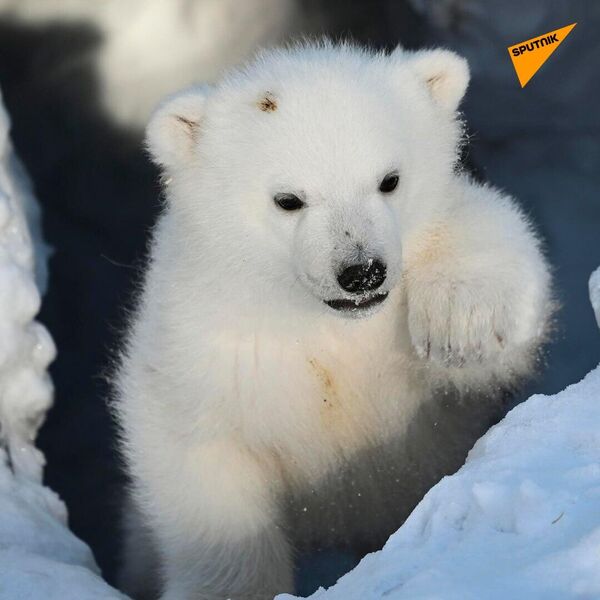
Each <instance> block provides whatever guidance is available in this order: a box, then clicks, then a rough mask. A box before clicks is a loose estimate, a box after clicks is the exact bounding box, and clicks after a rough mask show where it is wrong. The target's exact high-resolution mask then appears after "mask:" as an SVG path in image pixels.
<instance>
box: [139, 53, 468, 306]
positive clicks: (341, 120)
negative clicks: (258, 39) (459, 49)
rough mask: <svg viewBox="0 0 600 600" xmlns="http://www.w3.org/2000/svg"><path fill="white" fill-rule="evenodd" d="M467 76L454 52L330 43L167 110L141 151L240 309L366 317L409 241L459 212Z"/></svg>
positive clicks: (273, 58)
mask: <svg viewBox="0 0 600 600" xmlns="http://www.w3.org/2000/svg"><path fill="white" fill-rule="evenodd" d="M468 79H469V72H468V67H467V64H466V61H465V60H464V59H462V58H460V57H459V56H457V55H455V54H453V53H452V52H449V51H445V50H431V51H421V52H414V53H413V52H407V51H404V50H402V49H397V50H395V51H394V52H392V53H391V54H385V53H372V52H368V51H366V50H363V49H359V48H356V47H353V46H350V45H333V44H329V43H323V44H320V45H308V46H307V45H302V46H298V47H294V48H291V49H286V50H276V51H269V52H265V53H263V54H261V55H259V56H258V57H257V58H256V59H255V60H254V62H252V63H250V64H249V65H247V66H246V67H244V68H242V69H239V70H235V71H232V72H230V73H228V74H227V75H226V76H225V77H224V78H223V79H222V80H221V81H220V82H219V83H218V84H217V85H216V86H214V87H209V86H199V87H195V88H193V89H190V90H187V91H185V92H182V93H180V94H178V95H175V96H173V97H171V98H169V99H167V100H166V101H165V102H164V103H163V104H162V105H161V106H160V107H159V108H158V109H157V110H156V111H155V113H154V115H153V117H152V119H151V121H150V123H149V125H148V129H147V138H146V140H147V147H148V149H149V151H150V153H151V155H152V158H153V160H154V161H155V162H156V163H157V164H158V165H159V166H160V167H161V168H162V169H163V171H164V175H165V179H166V181H168V182H169V185H168V188H167V199H168V202H167V209H166V211H167V215H168V218H170V221H171V225H170V226H171V227H173V228H174V235H175V236H176V237H177V238H179V239H182V240H184V241H186V244H187V245H181V252H183V253H191V252H194V253H197V254H198V255H199V256H200V255H201V260H200V259H199V260H198V268H199V269H202V268H206V269H207V270H208V271H210V272H211V273H219V272H220V273H221V274H222V275H223V276H224V277H225V280H226V281H227V282H228V283H227V285H226V284H225V283H223V284H222V285H221V287H220V292H219V293H221V294H228V293H229V294H231V295H237V297H243V298H244V301H245V302H252V301H253V300H252V299H253V298H254V299H258V298H261V299H264V295H265V294H269V295H270V296H271V297H273V296H276V298H277V302H278V303H282V302H283V303H289V302H290V301H292V302H293V303H294V304H297V302H298V301H300V302H302V303H303V305H304V306H305V307H312V308H313V309H315V310H317V311H318V312H320V313H324V314H329V315H333V314H337V315H348V316H365V315H369V314H371V313H372V312H374V310H375V308H376V307H378V306H381V305H382V304H384V303H385V299H386V297H387V295H388V293H389V292H390V291H391V290H392V289H393V288H394V287H395V286H397V285H398V283H399V281H400V274H401V271H402V246H403V243H404V241H405V240H406V239H407V238H408V237H409V236H410V235H412V234H413V233H415V232H416V231H418V229H419V228H420V227H421V226H423V225H424V224H426V223H428V222H430V221H431V220H432V219H434V218H436V215H439V214H440V211H443V210H444V209H445V208H446V207H447V206H448V199H447V198H446V196H447V194H446V193H445V189H446V186H447V184H448V181H449V179H450V178H451V177H452V174H453V169H454V168H455V163H456V160H457V155H458V147H459V143H460V138H461V130H462V128H461V123H460V121H459V119H458V118H457V108H458V105H459V103H460V101H461V99H462V97H463V95H464V92H465V90H466V87H467V84H468ZM224 274H225V275H224ZM228 286H229V287H228Z"/></svg>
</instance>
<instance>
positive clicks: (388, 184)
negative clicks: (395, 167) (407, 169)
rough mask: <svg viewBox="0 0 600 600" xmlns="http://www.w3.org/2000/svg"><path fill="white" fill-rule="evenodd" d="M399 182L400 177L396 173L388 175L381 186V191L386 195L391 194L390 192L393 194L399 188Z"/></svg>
mask: <svg viewBox="0 0 600 600" xmlns="http://www.w3.org/2000/svg"><path fill="white" fill-rule="evenodd" d="M398 180H399V177H398V173H396V171H393V172H392V173H388V174H387V175H386V176H385V177H384V178H383V179H382V181H381V183H380V184H379V191H380V192H383V193H384V194H389V193H390V192H393V191H394V190H395V189H396V187H397V186H398Z"/></svg>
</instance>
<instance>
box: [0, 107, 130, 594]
mask: <svg viewBox="0 0 600 600" xmlns="http://www.w3.org/2000/svg"><path fill="white" fill-rule="evenodd" d="M38 216H39V215H38V211H37V205H36V203H35V199H34V196H33V193H32V189H31V185H30V183H29V180H28V178H27V176H26V174H25V172H24V170H23V167H22V165H21V164H20V163H19V161H18V159H17V157H16V156H15V154H14V151H13V148H12V145H11V142H10V138H9V119H8V116H7V114H6V112H5V110H4V108H3V106H2V102H1V96H0V600H17V599H27V600H37V599H38V598H39V599H40V600H54V599H55V600H83V599H90V600H93V599H95V598H98V599H100V598H102V599H104V600H109V599H111V598H122V596H121V595H120V594H119V593H118V592H116V591H114V590H112V589H111V588H110V587H109V586H108V585H107V584H106V583H104V581H103V580H102V579H101V577H100V576H99V574H98V568H97V567H96V564H95V562H94V558H93V556H92V553H91V551H90V550H89V548H88V547H87V546H86V545H85V544H84V543H83V542H81V541H80V540H78V539H77V538H76V537H75V536H74V535H73V534H72V533H71V532H70V531H69V529H68V527H67V511H66V508H65V506H64V504H63V503H62V502H61V500H60V499H59V497H58V496H57V495H56V494H55V493H54V492H52V491H51V490H49V489H48V488H46V487H44V486H43V485H42V468H43V465H44V457H43V455H42V454H41V452H39V451H38V450H37V449H36V448H35V446H34V440H35V436H36V433H37V430H38V428H39V426H40V425H41V424H42V422H43V420H44V417H45V415H46V411H47V410H48V408H49V407H50V404H51V402H52V384H51V382H50V378H49V376H48V374H47V372H46V368H47V366H48V364H49V363H50V361H51V360H52V359H53V357H54V353H55V350H54V345H53V343H52V339H51V338H50V335H49V334H48V332H47V331H46V329H45V328H44V327H43V326H42V325H40V324H39V323H37V322H36V321H35V320H34V317H35V315H36V313H37V312H38V310H39V306H40V295H39V292H38V289H39V286H43V285H44V280H45V270H44V267H45V265H44V263H45V256H44V254H45V251H44V245H43V243H42V242H41V237H40V235H39V221H38ZM32 233H33V237H34V238H35V239H32V235H31V234H32ZM36 259H37V263H38V264H37V265H36Z"/></svg>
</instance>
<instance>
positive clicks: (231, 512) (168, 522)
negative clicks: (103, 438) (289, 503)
mask: <svg viewBox="0 0 600 600" xmlns="http://www.w3.org/2000/svg"><path fill="white" fill-rule="evenodd" d="M175 449H177V452H175ZM157 450H159V451H161V450H160V449H157ZM163 451H164V454H163V455H162V456H160V457H157V461H156V464H155V465H154V467H155V468H156V470H155V471H154V473H153V474H152V473H147V479H146V480H145V481H144V482H143V484H144V485H145V484H146V483H148V486H147V487H146V489H142V490H139V491H140V492H141V493H139V494H138V499H139V500H141V502H139V505H140V508H141V510H142V511H143V512H144V513H145V515H146V518H147V520H148V524H149V526H150V529H151V530H152V532H153V534H154V536H155V538H156V540H157V546H158V549H159V553H160V556H161V562H162V573H163V577H164V585H163V593H162V596H161V598H162V599H163V600H225V599H228V598H231V599H232V600H267V599H269V600H270V599H271V598H273V596H275V595H276V594H278V593H281V592H291V591H293V583H292V559H291V552H290V548H289V545H288V542H287V540H286V538H285V535H284V532H283V531H282V529H281V528H280V527H279V526H278V524H277V518H278V514H277V507H276V505H275V501H274V495H273V490H272V488H271V482H272V479H273V478H271V477H270V476H269V475H268V472H267V470H266V468H265V465H263V464H261V463H260V461H259V460H258V459H257V457H256V456H255V455H254V454H252V453H251V452H250V451H249V450H248V449H247V448H245V447H244V446H243V445H241V444H240V443H239V442H238V441H237V440H233V439H224V440H218V441H210V442H203V443H202V444H200V445H199V446H194V445H191V444H189V443H188V442H186V441H185V440H179V441H177V442H175V445H174V446H172V447H171V448H164V447H163ZM150 468H152V467H150ZM148 475H149V477H148Z"/></svg>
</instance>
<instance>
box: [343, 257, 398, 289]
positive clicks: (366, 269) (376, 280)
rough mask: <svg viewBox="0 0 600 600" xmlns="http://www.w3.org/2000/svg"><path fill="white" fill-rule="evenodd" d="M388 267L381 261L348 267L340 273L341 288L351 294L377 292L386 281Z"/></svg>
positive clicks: (370, 260) (369, 261) (371, 261)
mask: <svg viewBox="0 0 600 600" xmlns="http://www.w3.org/2000/svg"><path fill="white" fill-rule="evenodd" d="M386 270H387V269H386V266H385V264H383V263H382V262H381V261H380V260H379V259H373V258H371V259H369V260H368V261H366V262H364V263H358V264H353V265H348V266H345V267H343V268H342V270H341V271H340V272H339V273H338V276H337V280H338V283H339V284H340V287H341V288H342V289H343V290H345V291H346V292H350V293H351V294H362V293H364V292H370V291H371V290H376V289H377V288H378V287H380V286H381V284H382V283H383V282H384V281H385V276H386Z"/></svg>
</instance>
